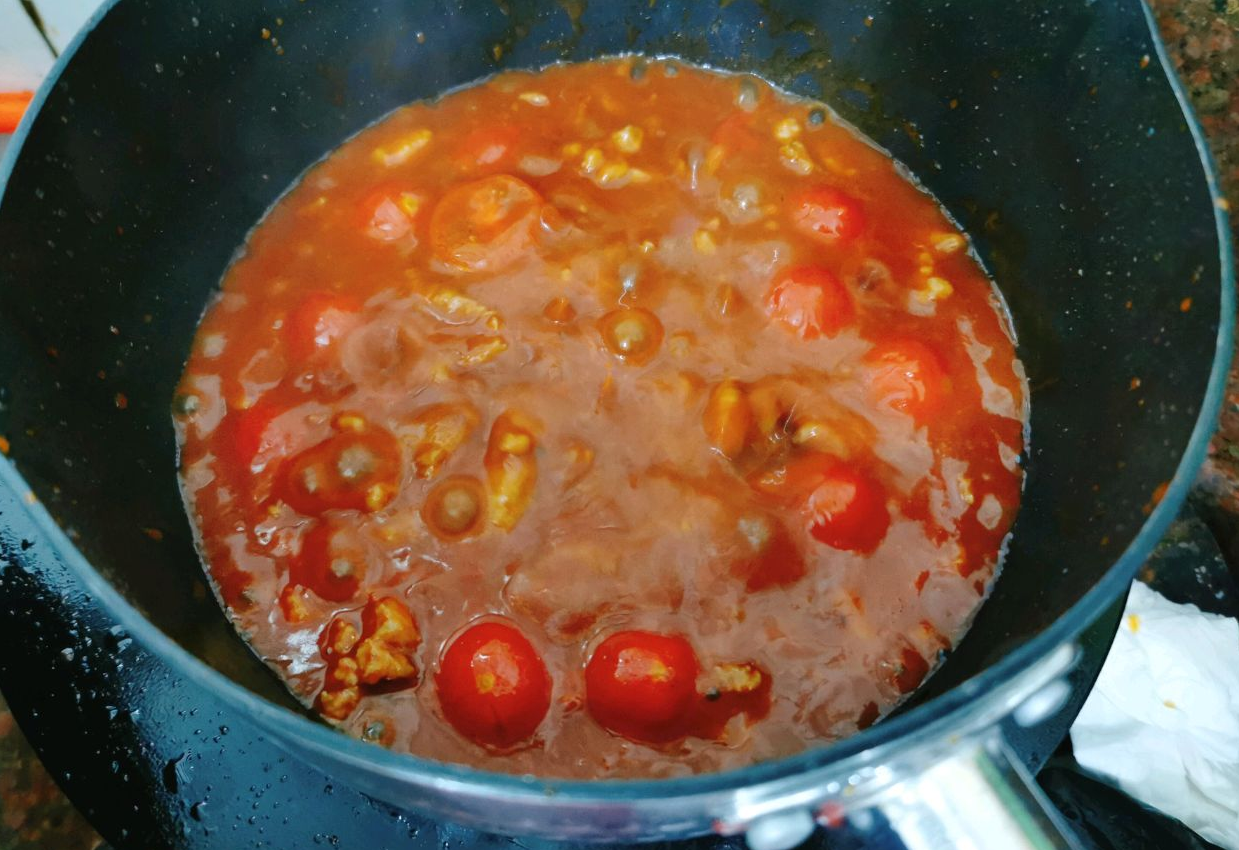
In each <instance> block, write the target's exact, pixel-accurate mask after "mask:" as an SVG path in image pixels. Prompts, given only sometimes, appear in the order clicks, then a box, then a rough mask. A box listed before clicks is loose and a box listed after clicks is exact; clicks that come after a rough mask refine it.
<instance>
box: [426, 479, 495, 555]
mask: <svg viewBox="0 0 1239 850" xmlns="http://www.w3.org/2000/svg"><path fill="white" fill-rule="evenodd" d="M485 516H486V491H485V490H484V489H483V488H482V482H480V481H478V480H477V479H476V478H470V477H469V476H467V475H453V476H451V477H450V478H445V479H444V480H443V481H440V482H439V483H438V484H437V485H435V487H434V489H432V490H431V491H430V493H429V495H427V496H426V502H425V504H423V505H422V520H423V521H425V523H426V527H427V528H429V529H430V531H431V533H433V534H434V535H435V536H436V537H439V538H441V539H443V540H462V539H464V538H465V537H469V536H470V535H472V534H475V533H476V532H477V530H478V527H479V526H480V525H481V522H482V519H483V517H485Z"/></svg>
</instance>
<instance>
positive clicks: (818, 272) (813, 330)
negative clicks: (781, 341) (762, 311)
mask: <svg viewBox="0 0 1239 850" xmlns="http://www.w3.org/2000/svg"><path fill="white" fill-rule="evenodd" d="M766 313H767V314H769V315H770V317H771V318H773V319H775V320H777V321H779V322H781V323H783V324H784V325H786V326H787V327H788V328H789V329H790V330H792V331H795V332H796V333H798V334H800V336H801V337H802V338H804V339H816V338H817V337H819V336H834V335H835V334H837V333H838V332H839V331H841V330H843V328H845V327H847V326H848V325H849V324H851V323H852V321H853V319H855V318H856V308H855V307H854V306H853V304H852V296H851V295H849V294H848V291H847V289H846V288H844V286H843V284H842V283H840V282H839V279H838V278H837V277H835V276H834V275H833V274H831V273H830V272H829V271H827V270H826V269H824V268H821V267H820V266H796V267H794V268H790V269H788V270H787V271H785V272H783V273H782V274H781V275H779V277H778V279H777V280H776V281H775V284H774V286H772V287H771V288H770V292H769V294H767V296H766Z"/></svg>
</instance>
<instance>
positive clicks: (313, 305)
mask: <svg viewBox="0 0 1239 850" xmlns="http://www.w3.org/2000/svg"><path fill="white" fill-rule="evenodd" d="M359 309H360V305H359V304H358V303H357V301H356V300H355V299H354V298H352V297H351V296H348V295H340V294H337V293H333V292H311V293H310V294H308V295H306V297H305V298H302V299H301V301H299V302H298V303H297V306H296V307H294V308H293V309H291V310H289V311H288V315H287V316H286V317H285V318H284V345H285V347H286V348H287V350H288V356H289V359H290V360H291V361H292V362H293V365H294V367H300V366H304V365H305V361H307V360H309V359H310V358H312V357H313V356H314V355H315V354H317V353H318V352H320V351H324V350H326V349H328V348H330V347H331V346H332V345H333V344H334V343H335V342H336V340H338V339H339V338H340V337H342V336H343V335H344V334H345V333H347V332H348V331H349V329H351V328H352V327H353V326H354V325H355V324H356V322H357V311H358V310H359Z"/></svg>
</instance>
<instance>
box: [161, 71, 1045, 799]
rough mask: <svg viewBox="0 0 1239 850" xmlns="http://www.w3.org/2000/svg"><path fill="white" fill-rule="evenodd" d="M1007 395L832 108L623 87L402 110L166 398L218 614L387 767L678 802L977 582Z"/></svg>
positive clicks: (895, 692)
mask: <svg viewBox="0 0 1239 850" xmlns="http://www.w3.org/2000/svg"><path fill="white" fill-rule="evenodd" d="M1026 398H1027V392H1026V388H1025V385H1024V381H1023V377H1022V371H1021V368H1020V365H1019V363H1018V361H1017V360H1016V358H1015V353H1014V348H1013V343H1012V340H1011V337H1010V334H1009V332H1008V329H1007V327H1006V324H1005V320H1004V314H1003V312H1002V305H1001V303H1000V302H999V301H998V299H997V296H996V294H995V292H994V289H993V287H992V285H991V283H990V281H989V280H988V279H987V278H986V276H985V274H984V272H983V271H982V269H981V268H980V267H979V266H978V264H977V262H976V261H975V259H974V258H973V257H972V256H971V254H970V252H969V250H968V243H967V240H966V239H965V237H964V236H963V235H962V234H961V233H960V232H959V231H958V230H957V228H956V227H955V226H954V225H953V224H952V223H951V222H950V221H949V220H948V219H947V218H946V217H945V216H944V214H943V213H942V211H941V210H940V209H939V208H938V206H937V205H936V204H935V202H934V200H933V199H932V198H931V197H929V196H928V195H926V194H925V193H924V192H923V191H922V190H920V189H919V188H918V187H917V186H916V185H915V184H913V183H912V182H910V180H909V179H908V177H907V176H906V175H905V174H904V173H902V172H901V170H900V168H899V166H898V165H897V164H896V163H894V162H893V161H892V160H891V159H890V158H889V157H888V156H887V155H885V154H884V153H883V152H882V151H880V150H878V149H876V148H875V147H874V146H872V145H871V144H869V143H867V142H866V141H865V140H864V139H863V138H861V137H860V136H858V135H857V134H856V132H855V131H854V130H852V129H850V128H848V127H846V126H843V125H842V124H840V123H839V122H838V121H837V120H836V119H835V118H833V116H832V115H831V114H830V112H829V111H828V110H826V109H825V108H824V107H823V106H822V105H820V104H817V103H813V102H809V101H804V100H796V99H792V98H789V97H786V96H784V95H782V94H780V93H778V92H777V91H775V90H774V89H772V88H771V87H770V86H768V85H767V84H765V83H764V82H762V81H760V80H758V79H756V78H752V77H747V76H737V75H728V74H720V73H715V72H711V71H706V70H702V69H695V68H692V67H690V66H686V65H683V64H679V63H672V62H662V61H659V62H646V61H644V60H639V59H632V58H630V59H617V60H608V61H600V62H594V63H587V64H577V65H563V66H556V67H552V68H549V69H547V70H544V71H541V72H537V73H505V74H502V75H500V76H497V77H495V78H493V79H491V80H488V81H486V82H484V83H481V84H479V85H476V86H474V87H472V88H468V89H465V90H462V91H458V92H456V93H453V94H451V95H449V96H446V97H444V98H442V99H441V100H439V101H436V102H433V103H418V104H414V105H411V106H408V107H406V108H404V109H401V110H399V111H397V112H396V113H394V114H392V115H391V116H389V117H388V118H386V119H385V120H383V121H381V122H380V123H379V124H377V125H375V126H373V127H371V128H369V129H367V130H365V131H364V132H362V133H361V134H359V135H358V136H356V137H355V138H353V139H352V140H350V141H348V142H347V143H345V144H344V145H343V146H341V147H340V148H339V149H338V150H336V151H335V152H333V153H332V154H331V155H330V156H329V157H327V158H326V159H325V160H323V161H322V162H321V163H319V164H318V165H316V166H314V167H313V168H312V169H310V171H309V172H308V173H307V174H306V175H305V177H304V178H303V179H302V180H301V181H300V182H299V183H298V184H297V185H296V186H295V187H293V188H292V190H291V191H290V192H289V193H288V194H287V195H286V196H285V197H284V198H283V199H282V200H281V201H280V202H279V203H277V204H276V206H275V207H274V208H273V209H272V210H271V212H270V213H269V214H268V215H267V217H266V218H265V219H264V221H263V222H262V223H261V224H260V225H259V226H258V227H257V228H256V229H255V230H254V231H253V233H252V234H251V235H250V237H249V240H248V242H247V243H246V246H245V250H244V253H243V255H242V256H241V257H240V258H239V259H238V260H237V261H236V262H235V263H234V264H233V265H232V267H231V268H230V269H229V270H228V272H227V274H226V276H225V278H224V281H223V285H222V292H221V293H220V295H219V297H218V298H217V300H216V301H215V302H214V303H213V304H212V305H211V306H210V307H209V309H208V310H207V312H206V315H205V316H204V317H203V319H202V323H201V327H200V329H199V331H198V335H197V338H196V339H195V342H194V346H193V350H192V354H191V356H190V359H189V362H188V365H187V366H186V369H185V374H184V378H183V381H182V384H181V387H180V391H179V395H178V398H177V400H176V404H175V421H176V424H177V430H178V436H179V441H180V447H181V458H180V462H181V483H182V487H183V491H184V493H185V496H186V500H187V505H188V507H189V511H190V514H191V517H192V519H193V522H194V525H195V527H196V529H197V532H198V539H199V543H200V548H201V552H202V555H203V557H204V560H205V561H206V563H207V565H208V569H209V573H210V576H211V578H212V580H213V581H212V584H213V587H214V588H215V590H216V592H217V593H218V595H219V598H220V600H221V602H222V603H223V605H224V606H225V607H226V609H227V612H228V614H229V616H230V617H231V618H232V620H233V621H234V622H235V624H236V626H237V628H238V630H239V631H240V633H241V634H242V636H243V637H244V638H245V640H247V641H248V642H249V644H250V645H251V646H252V647H253V649H254V650H255V651H256V652H257V653H258V654H259V655H260V656H261V657H262V658H263V659H264V660H265V661H267V663H268V664H269V665H270V666H271V667H272V669H273V670H275V671H276V673H277V674H278V675H279V676H280V677H281V678H282V679H283V680H284V681H285V682H286V684H287V685H288V687H289V688H290V689H291V690H292V692H293V693H295V694H296V695H297V696H298V697H299V698H300V699H301V700H303V701H304V702H305V703H306V704H307V705H312V706H314V708H315V709H316V710H317V711H318V712H319V713H320V714H321V715H322V716H323V717H324V718H326V719H327V720H328V721H330V722H332V723H334V724H337V725H338V726H339V727H340V728H341V729H343V730H345V731H346V732H348V733H350V734H353V735H357V736H360V737H362V738H364V739H366V740H370V741H373V742H376V743H379V744H381V745H383V746H387V747H391V748H393V749H397V750H401V751H408V752H413V753H416V754H419V755H422V756H426V757H430V758H435V759H440V760H445V761H452V762H461V763H467V764H472V765H478V766H482V767H486V768H490V769H495V770H503V771H510V772H517V773H536V774H541V775H551V776H573V777H621V776H671V775H682V774H686V773H693V772H702V771H709V770H716V769H721V768H727V767H734V766H738V765H742V764H746V763H750V762H754V761H757V760H762V759H768V758H772V757H776V756H782V755H786V754H789V753H792V752H795V751H798V750H802V749H804V748H805V747H808V746H810V745H812V744H813V743H815V742H827V741H832V740H835V739H838V738H840V737H843V736H846V735H849V734H852V733H854V732H856V731H857V730H858V729H861V728H864V727H866V726H868V725H869V724H871V723H873V722H874V721H876V720H878V719H879V718H880V717H881V716H883V715H884V714H886V713H887V712H889V711H890V710H891V708H892V707H893V706H895V705H896V704H897V703H898V702H899V701H900V700H901V699H902V698H903V697H904V696H905V695H906V694H908V693H909V692H911V691H912V690H914V689H915V688H916V687H917V686H918V685H919V684H920V683H921V682H922V681H923V680H924V678H925V677H926V676H927V675H928V674H929V673H930V671H931V670H933V668H934V667H935V665H936V663H937V661H938V659H939V657H940V656H941V654H942V653H943V651H945V650H947V649H949V648H950V647H951V646H952V645H953V644H954V643H955V641H957V640H958V638H959V637H960V636H961V634H962V633H963V631H964V630H965V629H966V627H967V624H968V623H969V621H970V619H971V617H972V615H973V613H974V611H975V610H976V608H977V606H978V605H980V604H981V602H982V600H983V598H984V597H985V594H986V592H987V589H988V585H989V582H990V581H991V579H992V578H993V576H994V572H995V569H996V567H997V564H998V561H999V558H1000V555H1001V548H1002V544H1003V541H1004V538H1005V536H1006V534H1007V531H1008V529H1009V527H1010V524H1011V522H1012V519H1013V518H1014V514H1015V512H1016V509H1017V506H1018V502H1019V495H1020V485H1021V471H1020V467H1019V457H1020V455H1021V453H1022V452H1023V451H1024V423H1025V421H1026V411H1025V407H1026Z"/></svg>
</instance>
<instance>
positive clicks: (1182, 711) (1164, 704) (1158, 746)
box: [1071, 582, 1239, 850]
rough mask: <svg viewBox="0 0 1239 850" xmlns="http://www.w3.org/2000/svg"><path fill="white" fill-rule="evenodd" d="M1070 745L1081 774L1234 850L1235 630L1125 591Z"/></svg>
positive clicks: (1238, 833) (1237, 829) (1237, 779)
mask: <svg viewBox="0 0 1239 850" xmlns="http://www.w3.org/2000/svg"><path fill="white" fill-rule="evenodd" d="M1071 743H1072V746H1073V748H1074V750H1075V757H1076V760H1077V761H1078V762H1079V763H1080V764H1081V765H1082V766H1083V767H1085V768H1087V769H1088V770H1090V771H1092V772H1093V773H1096V774H1099V775H1101V776H1103V777H1106V778H1108V779H1109V780H1111V781H1112V782H1113V783H1114V784H1115V785H1117V786H1119V787H1120V788H1122V789H1123V791H1125V792H1126V793H1127V794H1129V795H1130V796H1132V797H1135V798H1136V799H1137V800H1140V801H1141V802H1143V803H1146V804H1147V805H1149V806H1152V807H1153V808H1155V809H1160V810H1161V811H1163V812H1165V813H1166V814H1168V815H1171V816H1172V817H1175V818H1178V819H1179V820H1181V821H1183V823H1185V824H1187V825H1188V826H1189V827H1191V828H1192V829H1194V830H1195V831H1196V832H1197V833H1199V834H1200V835H1201V836H1202V837H1204V838H1206V839H1208V840H1209V841H1212V842H1213V843H1215V844H1217V845H1219V846H1221V847H1225V848H1227V850H1239V622H1236V621H1235V620H1233V619H1231V618H1229V617H1221V616H1218V615H1216V614H1207V613H1204V612H1202V611H1201V610H1200V609H1199V608H1197V607H1196V606H1195V605H1178V604H1176V603H1174V602H1171V601H1169V600H1168V599H1166V598H1165V597H1164V596H1162V595H1161V594H1159V593H1157V592H1156V591H1154V590H1151V589H1149V588H1148V587H1146V586H1144V585H1143V584H1140V583H1139V582H1136V583H1134V584H1132V588H1131V595H1130V596H1129V597H1128V599H1127V610H1126V612H1125V613H1124V615H1123V622H1122V624H1121V625H1120V626H1119V631H1118V635H1117V636H1116V637H1115V639H1114V646H1113V648H1111V650H1110V655H1109V656H1108V657H1107V658H1106V663H1105V666H1103V667H1102V669H1101V676H1100V678H1098V680H1097V685H1096V686H1095V687H1094V688H1093V692H1092V693H1091V694H1089V697H1088V700H1087V701H1086V702H1085V703H1084V708H1083V710H1082V711H1081V712H1080V716H1079V717H1077V718H1076V721H1075V724H1074V725H1073V726H1072V727H1071Z"/></svg>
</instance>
